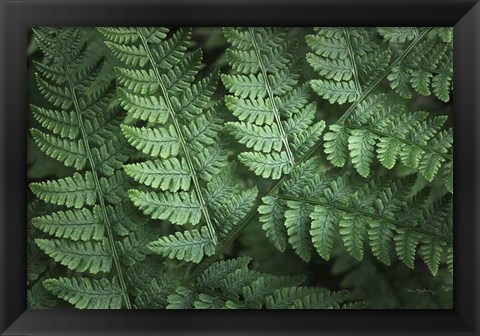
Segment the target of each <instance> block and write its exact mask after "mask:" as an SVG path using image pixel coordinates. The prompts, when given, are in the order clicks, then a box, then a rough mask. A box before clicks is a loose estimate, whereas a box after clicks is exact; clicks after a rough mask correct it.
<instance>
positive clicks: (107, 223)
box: [62, 54, 132, 309]
mask: <svg viewBox="0 0 480 336" xmlns="http://www.w3.org/2000/svg"><path fill="white" fill-rule="evenodd" d="M62 62H63V68H64V71H65V76H66V77H67V81H68V87H69V91H70V94H71V98H72V101H73V105H74V106H75V114H76V115H77V119H78V125H79V126H80V133H81V134H82V141H83V144H84V146H85V150H86V152H87V158H88V162H89V163H90V168H91V172H92V175H93V180H94V182H95V189H96V191H97V194H98V198H99V202H100V208H101V210H102V217H103V220H104V221H105V228H106V231H107V236H108V243H109V246H110V249H111V252H112V257H113V263H114V264H115V269H116V272H117V276H118V279H119V282H120V288H121V290H122V296H123V298H124V300H125V305H126V307H127V309H132V304H131V303H130V297H129V296H128V289H127V286H126V284H125V279H124V277H123V272H122V268H121V264H120V258H119V257H118V253H117V250H116V247H115V240H114V239H113V233H112V228H111V223H110V219H109V218H108V214H107V209H106V205H105V200H104V196H103V192H102V188H101V185H100V180H99V178H98V174H97V170H96V169H95V167H96V166H95V160H94V159H93V155H92V151H91V149H90V144H89V142H88V136H87V132H86V129H85V125H84V124H83V117H82V113H81V109H80V104H79V103H78V99H77V94H76V92H75V88H74V86H73V83H72V80H71V78H70V74H69V72H68V67H67V65H66V61H65V56H64V55H63V54H62Z"/></svg>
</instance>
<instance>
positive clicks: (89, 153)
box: [26, 27, 454, 309]
mask: <svg viewBox="0 0 480 336" xmlns="http://www.w3.org/2000/svg"><path fill="white" fill-rule="evenodd" d="M26 52H27V69H28V126H29V128H28V132H27V134H26V136H27V146H28V148H27V161H28V171H27V179H28V190H27V195H28V196H27V201H28V213H27V221H28V222H27V227H28V228H27V235H28V237H27V270H26V271H27V305H28V308H29V309H69V308H70V309H452V308H453V254H454V252H453V130H452V125H453V111H452V99H453V90H452V89H453V88H452V77H453V30H452V28H451V27H168V28H166V27H165V28H164V27H74V28H73V27H52V28H48V27H35V28H31V29H29V31H28V48H27V50H26Z"/></svg>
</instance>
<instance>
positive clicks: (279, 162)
mask: <svg viewBox="0 0 480 336" xmlns="http://www.w3.org/2000/svg"><path fill="white" fill-rule="evenodd" d="M238 159H239V160H240V162H241V163H243V164H245V165H246V166H248V167H249V168H250V169H251V170H252V171H253V172H254V173H255V174H257V175H260V176H262V177H264V178H272V179H274V180H278V179H279V178H280V177H281V176H282V174H288V173H289V172H290V170H291V164H290V161H289V160H288V157H287V154H285V152H279V153H277V152H273V153H268V154H264V153H255V152H245V153H241V154H240V155H239V156H238Z"/></svg>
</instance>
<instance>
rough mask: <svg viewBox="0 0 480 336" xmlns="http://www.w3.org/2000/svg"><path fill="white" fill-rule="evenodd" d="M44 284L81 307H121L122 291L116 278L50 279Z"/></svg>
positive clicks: (50, 290) (56, 294) (54, 292)
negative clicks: (111, 279) (109, 279)
mask: <svg viewBox="0 0 480 336" xmlns="http://www.w3.org/2000/svg"><path fill="white" fill-rule="evenodd" d="M43 286H44V287H45V288H46V289H47V290H48V291H49V292H51V293H52V294H53V295H55V296H58V297H60V298H62V299H64V300H65V301H67V302H69V303H71V304H72V305H74V306H75V307H76V308H79V309H120V308H121V306H122V291H121V289H120V287H119V285H118V283H117V281H116V280H115V279H114V280H113V282H110V281H108V280H107V279H100V280H95V279H93V280H91V279H89V278H71V279H70V278H58V279H48V280H45V281H44V282H43Z"/></svg>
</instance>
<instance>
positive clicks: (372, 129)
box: [346, 125, 453, 161]
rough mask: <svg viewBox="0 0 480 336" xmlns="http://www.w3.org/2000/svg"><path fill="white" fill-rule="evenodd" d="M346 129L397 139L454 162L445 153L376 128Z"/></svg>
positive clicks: (350, 127)
mask: <svg viewBox="0 0 480 336" xmlns="http://www.w3.org/2000/svg"><path fill="white" fill-rule="evenodd" d="M346 128H349V129H359V130H366V131H369V132H371V133H374V134H376V135H381V136H383V137H385V138H391V139H395V140H397V141H400V142H402V143H405V144H408V145H412V146H415V147H418V148H420V149H422V150H423V151H425V152H431V153H435V154H437V155H439V156H441V157H443V158H445V159H447V160H449V161H452V160H453V157H452V156H451V155H448V154H445V153H442V152H439V151H437V150H436V149H433V148H431V147H427V146H423V145H420V144H417V143H415V142H413V141H410V140H407V139H403V138H400V137H398V136H395V135H393V134H389V133H385V132H382V131H379V130H376V129H374V128H371V127H368V126H350V125H348V126H346Z"/></svg>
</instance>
